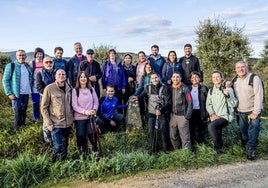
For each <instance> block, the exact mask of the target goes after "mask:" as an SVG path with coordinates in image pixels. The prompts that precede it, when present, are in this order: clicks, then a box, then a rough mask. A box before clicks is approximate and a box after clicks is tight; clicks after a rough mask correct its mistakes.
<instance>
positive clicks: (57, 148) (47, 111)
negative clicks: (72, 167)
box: [41, 69, 73, 162]
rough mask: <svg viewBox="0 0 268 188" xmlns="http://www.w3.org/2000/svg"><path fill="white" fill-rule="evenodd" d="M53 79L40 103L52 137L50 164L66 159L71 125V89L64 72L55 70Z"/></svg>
mask: <svg viewBox="0 0 268 188" xmlns="http://www.w3.org/2000/svg"><path fill="white" fill-rule="evenodd" d="M55 78H56V80H55V82H54V83H52V84H49V85H48V86H47V87H45V90H44V93H43V96H42V102H41V113H42V116H43V120H44V122H45V124H46V126H47V129H48V130H49V131H50V132H51V135H52V141H53V151H52V162H56V161H57V159H58V158H59V160H60V161H64V160H65V159H66V157H67V151H68V140H69V135H70V134H71V130H72V129H71V125H72V123H73V110H72V106H71V105H72V104H71V102H72V97H71V91H72V88H71V87H70V85H69V84H67V83H66V72H65V71H64V70H63V69H59V70H57V71H56V76H55Z"/></svg>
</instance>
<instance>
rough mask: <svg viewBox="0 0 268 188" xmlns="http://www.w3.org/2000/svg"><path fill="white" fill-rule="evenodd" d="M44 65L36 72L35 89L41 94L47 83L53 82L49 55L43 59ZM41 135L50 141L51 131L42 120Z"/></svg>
mask: <svg viewBox="0 0 268 188" xmlns="http://www.w3.org/2000/svg"><path fill="white" fill-rule="evenodd" d="M43 64H44V67H43V69H42V70H41V71H39V72H38V73H37V74H36V80H35V81H36V82H35V83H36V89H37V91H38V93H39V94H40V95H41V96H42V95H43V93H44V89H45V87H46V86H47V85H49V84H51V83H53V82H55V69H54V68H53V67H54V63H53V61H52V59H51V58H50V57H45V58H44V60H43ZM43 135H44V140H45V142H47V143H51V142H52V137H51V132H50V131H49V130H48V129H47V126H46V124H45V122H44V121H43Z"/></svg>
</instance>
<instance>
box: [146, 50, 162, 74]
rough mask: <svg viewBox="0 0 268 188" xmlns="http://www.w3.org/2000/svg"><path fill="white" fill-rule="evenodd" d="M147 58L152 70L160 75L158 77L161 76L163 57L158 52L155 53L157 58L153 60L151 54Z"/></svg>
mask: <svg viewBox="0 0 268 188" xmlns="http://www.w3.org/2000/svg"><path fill="white" fill-rule="evenodd" d="M148 60H149V61H150V63H151V65H152V66H153V69H154V71H155V72H156V73H157V74H158V75H159V76H160V78H161V77H162V69H163V66H164V64H165V62H166V60H165V58H164V57H162V56H161V55H160V54H158V55H157V59H156V60H155V59H154V58H153V55H152V54H151V55H150V56H149V57H148Z"/></svg>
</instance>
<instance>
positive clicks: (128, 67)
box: [123, 54, 136, 104]
mask: <svg viewBox="0 0 268 188" xmlns="http://www.w3.org/2000/svg"><path fill="white" fill-rule="evenodd" d="M123 68H124V73H125V76H126V80H127V86H126V92H125V93H124V94H123V102H124V104H126V103H127V102H128V99H129V97H130V96H131V95H133V94H134V92H135V87H136V84H135V79H136V73H135V66H134V65H132V56H131V55H130V54H125V55H124V62H123Z"/></svg>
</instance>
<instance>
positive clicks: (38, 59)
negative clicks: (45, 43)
mask: <svg viewBox="0 0 268 188" xmlns="http://www.w3.org/2000/svg"><path fill="white" fill-rule="evenodd" d="M44 57H45V52H44V50H43V49H42V48H35V50H34V60H33V61H31V62H30V63H29V65H30V67H32V69H33V88H32V102H33V122H34V123H37V122H38V121H39V120H40V95H39V93H38V91H37V89H36V74H37V73H38V72H39V71H40V70H42V68H43V59H44Z"/></svg>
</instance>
